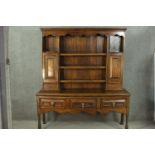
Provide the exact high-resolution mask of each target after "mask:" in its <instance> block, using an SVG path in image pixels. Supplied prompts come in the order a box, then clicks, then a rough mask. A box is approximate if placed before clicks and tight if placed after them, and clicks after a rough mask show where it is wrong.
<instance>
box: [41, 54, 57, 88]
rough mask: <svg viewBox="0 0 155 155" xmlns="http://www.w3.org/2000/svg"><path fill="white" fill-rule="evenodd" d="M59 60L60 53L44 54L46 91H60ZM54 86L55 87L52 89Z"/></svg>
mask: <svg viewBox="0 0 155 155" xmlns="http://www.w3.org/2000/svg"><path fill="white" fill-rule="evenodd" d="M58 63H59V58H58V53H54V52H52V53H49V52H48V53H43V81H44V89H46V90H58V89H59V82H58V81H59V67H58ZM47 84H48V86H47ZM50 84H52V85H53V86H54V87H52V85H50Z"/></svg>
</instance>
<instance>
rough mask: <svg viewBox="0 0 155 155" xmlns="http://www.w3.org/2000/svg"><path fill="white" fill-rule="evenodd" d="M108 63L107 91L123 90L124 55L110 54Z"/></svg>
mask: <svg viewBox="0 0 155 155" xmlns="http://www.w3.org/2000/svg"><path fill="white" fill-rule="evenodd" d="M107 62H108V64H107V89H108V90H109V89H114V90H117V89H118V90H120V89H122V70H123V69H122V63H123V55H122V53H118V54H109V55H108V61H107Z"/></svg>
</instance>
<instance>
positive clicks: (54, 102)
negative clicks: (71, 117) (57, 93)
mask: <svg viewBox="0 0 155 155" xmlns="http://www.w3.org/2000/svg"><path fill="white" fill-rule="evenodd" d="M40 108H57V109H63V108H65V100H64V99H41V102H40Z"/></svg>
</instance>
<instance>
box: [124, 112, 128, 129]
mask: <svg viewBox="0 0 155 155" xmlns="http://www.w3.org/2000/svg"><path fill="white" fill-rule="evenodd" d="M125 129H128V114H126V122H125Z"/></svg>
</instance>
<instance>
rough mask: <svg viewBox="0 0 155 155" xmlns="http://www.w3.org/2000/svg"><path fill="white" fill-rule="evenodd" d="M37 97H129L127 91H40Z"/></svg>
mask: <svg viewBox="0 0 155 155" xmlns="http://www.w3.org/2000/svg"><path fill="white" fill-rule="evenodd" d="M36 95H37V96H41V95H43V96H50V95H51V96H114V95H118V96H119V95H120V96H124V95H125V96H129V95H130V94H129V92H128V91H127V90H125V89H124V90H113V91H112V90H63V91H47V90H46V91H45V90H40V91H39V92H38V93H37V94H36Z"/></svg>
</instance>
